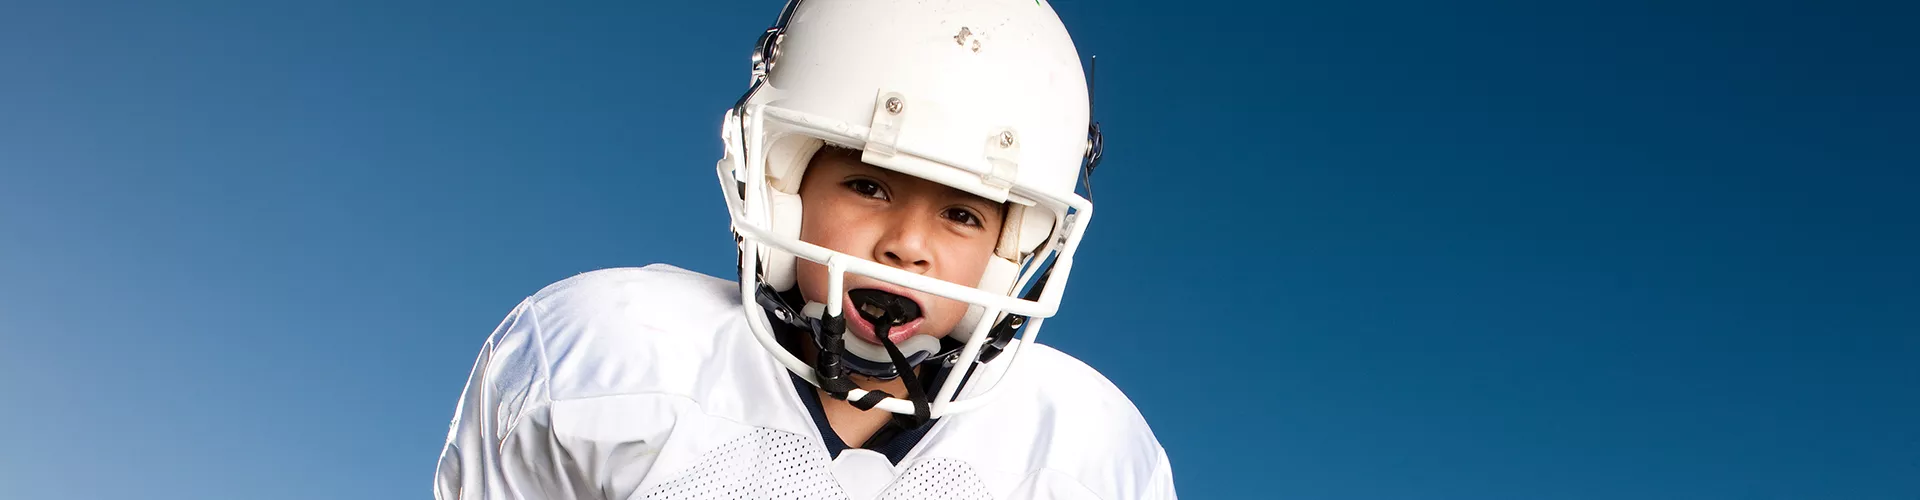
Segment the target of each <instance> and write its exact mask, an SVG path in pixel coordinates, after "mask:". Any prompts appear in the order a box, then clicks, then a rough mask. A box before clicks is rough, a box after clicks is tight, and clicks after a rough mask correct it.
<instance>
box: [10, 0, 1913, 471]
mask: <svg viewBox="0 0 1920 500" xmlns="http://www.w3.org/2000/svg"><path fill="white" fill-rule="evenodd" d="M162 3H165V4H168V5H167V6H165V7H161V6H159V4H162ZM1436 4H1439V2H1406V1H1388V0H1378V1H1356V2H1242V3H1238V4H1235V3H1227V2H1214V1H1188V2H1110V1H1101V2H1095V1H1064V0H1063V1H1062V2H1061V3H1060V4H1059V5H1057V6H1056V7H1057V8H1058V9H1059V10H1060V12H1061V14H1062V17H1063V18H1064V19H1065V20H1066V22H1067V24H1068V26H1069V27H1071V28H1072V29H1073V30H1074V32H1075V34H1076V35H1077V38H1078V41H1079V44H1080V47H1081V50H1082V52H1083V53H1085V54H1099V55H1101V56H1102V57H1101V62H1102V64H1101V65H1100V71H1099V88H1098V94H1099V95H1098V99H1097V102H1098V113H1099V118H1100V119H1102V120H1103V121H1104V123H1105V128H1106V130H1107V131H1108V134H1109V135H1108V137H1109V142H1108V144H1109V148H1108V152H1109V155H1110V159H1109V160H1108V161H1107V163H1106V165H1105V166H1104V168H1102V169H1101V171H1100V172H1099V174H1098V176H1097V177H1096V178H1095V186H1094V187H1095V190H1096V195H1097V196H1096V200H1097V203H1099V206H1100V211H1099V217H1098V218H1097V219H1096V220H1095V222H1094V225H1093V227H1092V229H1091V231H1090V232H1089V236H1088V238H1087V241H1086V245H1085V246H1084V247H1083V251H1082V255H1083V256H1084V257H1083V258H1082V259H1081V261H1080V262H1079V263H1078V266H1077V267H1076V271H1078V272H1077V273H1075V276H1074V280H1073V282H1072V284H1071V285H1070V287H1069V291H1070V293H1069V294H1068V299H1067V302H1066V305H1065V308H1064V316H1062V317H1061V319H1059V320H1057V321H1050V322H1048V326H1049V328H1048V329H1047V335H1046V337H1047V338H1048V340H1050V341H1051V343H1053V344H1055V345H1057V346H1059V347H1061V348H1062V349H1064V350H1066V351H1068V352H1071V353H1073V354H1075V355H1077V356H1079V357H1080V358H1082V359H1084V360H1086V361H1087V362H1089V363H1091V364H1092V365H1094V366H1095V367H1098V368H1100V369H1101V370H1102V371H1103V372H1104V373H1106V374H1107V375H1108V376H1109V377H1111V378H1112V379H1113V380H1114V382H1116V383H1117V384H1118V385H1119V386H1120V387H1121V388H1122V389H1124V390H1126V391H1127V393H1128V394H1130V395H1131V396H1132V397H1133V398H1134V400H1135V402H1137V403H1138V405H1139V406H1140V409H1141V411H1142V412H1144V413H1145V414H1146V416H1147V417H1148V419H1149V420H1150V421H1151V422H1152V423H1153V425H1154V428H1155V430H1156V432H1157V433H1158V434H1159V436H1160V438H1161V439H1162V441H1163V443H1164V444H1165V445H1166V447H1167V449H1168V453H1169V454H1170V455H1171V456H1172V458H1173V460H1174V463H1175V471H1176V472H1175V475H1176V477H1177V479H1178V483H1179V485H1180V487H1181V490H1182V493H1184V494H1185V496H1187V497H1189V498H1309V499H1376V498H1377V499H1614V498H1673V499H1706V498H1714V499H1719V498H1725V499H1809V498H1820V499H1888V500H1913V499H1915V498H1920V319H1916V317H1917V315H1920V269H1917V267H1920V266H1916V264H1915V262H1914V260H1915V257H1916V256H1920V237H1917V236H1916V231H1920V224H1916V220H1920V217H1916V215H1920V201H1916V200H1917V197H1920V175H1916V172H1915V168H1916V165H1920V154H1916V143H1917V142H1920V140H1916V138H1920V126H1916V120H1915V118H1914V117H1915V116H1920V98H1916V92H1917V91H1916V89H1920V78H1916V72H1920V68H1916V61H1920V44H1917V43H1916V36H1915V34H1914V30H1913V24H1912V21H1913V19H1915V18H1916V14H1917V13H1916V12H1915V9H1914V8H1913V7H1911V5H1913V4H1911V3H1905V4H1904V5H1901V4H1902V3H1899V2H1885V3H1882V4H1879V5H1867V4H1850V5H1843V4H1837V3H1831V2H1828V3H1825V4H1824V5H1820V3H1817V2H1811V1H1803V2H1772V1H1760V2H1742V3H1737V4H1736V3H1722V2H1685V3H1682V2H1645V1H1640V2H1634V1H1629V2H1621V1H1617V0H1608V1H1579V2H1495V1H1486V0H1474V1H1462V2H1445V3H1444V5H1436ZM778 9H779V2H777V1H773V0H759V1H751V2H747V1H729V2H602V3H591V4H583V3H566V4H557V3H549V4H542V5H538V6H535V5H533V4H530V3H504V2H486V3H473V2H468V3H457V4H436V5H425V4H416V3H402V2H387V1H379V2H372V1H368V2H264V1H227V2H124V3H115V4H108V3H96V2H89V1H77V0H76V1H26V2H22V1H19V0H13V1H6V2H0V429H4V431H5V433H6V435H5V437H4V438H0V497H5V498H20V499H27V498H82V499H93V498H133V497H139V498H158V499H187V498H274V499H281V498H287V499H338V498H424V497H427V496H428V495H429V489H428V486H429V480H430V476H431V473H432V470H433V466H434V463H435V456H436V454H437V453H438V452H439V448H440V445H441V441H442V439H443V438H444V435H445V432H446V425H447V421H448V418H449V417H450V416H451V414H452V410H453V404H454V401H455V399H456V397H457V396H458V393H459V391H460V389H461V386H462V383H463V382H464V380H465V378H466V376H467V371H468V368H469V367H470V365H471V363H472V361H473V358H474V355H475V353H476V352H477V349H478V348H479V346H480V343H481V341H482V339H483V338H484V337H485V335H486V334H487V332H488V331H489V330H490V329H491V328H492V327H493V326H494V324H495V323H496V322H497V321H498V320H499V318H500V317H501V316H502V315H503V314H505V313H506V312H507V310H508V309H509V308H510V307H512V306H513V304H514V303H515V302H516V301H518V300H519V299H520V298H521V297H523V296H524V295H526V294H529V293H531V292H533V291H535V290H537V289H539V288H540V287H541V286H542V285H545V284H547V283H549V282H552V281H555V280H558V279H561V278H564V277H566V276H568V275H571V274H573V273H578V272H583V271H587V270H592V269H596V268H603V267H610V266H627V265H641V264H646V263H651V262H668V263H674V264H677V265H680V266H683V267H689V268H692V269H695V270H698V271H703V272H707V273H710V274H716V275H723V276H724V275H728V274H730V273H732V272H733V267H732V264H731V260H730V259H731V258H732V255H733V253H732V250H730V247H729V245H730V240H729V238H728V233H727V229H726V219H725V216H724V213H723V208H722V204H721V201H720V199H719V191H718V189H717V187H716V186H715V182H714V177H713V175H714V174H713V170H712V166H713V161H714V160H715V158H716V157H717V153H718V151H719V144H718V139H717V137H716V132H717V129H718V120H719V117H720V114H721V111H722V109H723V108H724V107H725V106H726V105H727V104H728V103H730V102H731V101H732V100H733V99H734V98H735V97H737V96H738V93H739V92H740V91H741V90H742V88H743V85H744V84H745V83H746V80H747V71H746V70H747V60H746V55H747V49H748V48H749V45H750V44H751V42H752V41H753V40H754V38H755V37H756V36H757V34H758V31H759V30H760V29H761V28H763V27H765V26H766V25H767V23H769V22H770V21H771V20H772V18H773V17H774V14H775V13H776V11H777V10H778Z"/></svg>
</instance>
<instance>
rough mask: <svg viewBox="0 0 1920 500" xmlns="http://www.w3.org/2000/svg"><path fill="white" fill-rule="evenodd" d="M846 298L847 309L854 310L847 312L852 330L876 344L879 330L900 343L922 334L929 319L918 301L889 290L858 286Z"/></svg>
mask: <svg viewBox="0 0 1920 500" xmlns="http://www.w3.org/2000/svg"><path fill="white" fill-rule="evenodd" d="M845 300H846V303H845V304H844V306H845V310H846V311H848V312H849V313H851V314H847V326H848V330H851V331H852V332H853V334H854V335H855V336H858V337H860V338H861V339H863V340H866V341H867V342H871V343H874V344H876V345H877V344H879V343H880V339H879V336H878V335H877V334H876V332H882V331H883V332H886V335H887V339H888V340H891V341H893V343H895V344H898V343H901V342H905V341H906V340H907V339H909V338H912V337H913V336H914V335H915V334H917V333H919V330H920V324H921V323H922V322H924V321H925V320H926V318H925V316H924V314H923V312H922V311H924V310H925V309H924V308H923V307H921V305H920V303H919V302H918V301H915V300H913V298H912V297H908V296H905V295H900V294H897V293H893V292H890V291H886V290H880V289H876V288H856V289H852V290H848V291H847V297H846V299H845Z"/></svg>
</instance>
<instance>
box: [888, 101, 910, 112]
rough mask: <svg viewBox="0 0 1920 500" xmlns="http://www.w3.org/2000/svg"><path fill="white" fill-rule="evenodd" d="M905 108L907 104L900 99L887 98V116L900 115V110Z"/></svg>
mask: <svg viewBox="0 0 1920 500" xmlns="http://www.w3.org/2000/svg"><path fill="white" fill-rule="evenodd" d="M906 107H907V103H906V102H903V101H901V100H900V98H898V97H888V98H887V114H890V115H897V114H900V110H903V109H906Z"/></svg>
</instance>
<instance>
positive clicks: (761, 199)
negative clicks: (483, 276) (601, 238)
mask: <svg viewBox="0 0 1920 500" xmlns="http://www.w3.org/2000/svg"><path fill="white" fill-rule="evenodd" d="M1079 61H1080V59H1079V55H1078V53H1077V52H1076V51H1075V49H1074V47H1073V44H1072V41H1071V39H1070V38H1069V37H1068V35H1067V32H1066V29H1065V27H1064V26H1062V25H1061V24H1060V21H1059V19H1058V17H1056V16H1055V14H1054V13H1053V12H1052V10H1051V9H1050V8H1048V7H1047V6H1046V5H1044V4H1043V3H1040V2H1034V1H1031V0H973V1H967V0H919V1H909V0H805V1H802V0H793V1H791V2H789V4H788V5H787V7H786V8H785V9H783V11H782V13H781V15H780V18H779V21H778V22H777V23H776V24H775V25H774V27H773V28H770V29H768V30H767V32H766V33H765V34H764V35H763V36H762V37H761V43H760V44H759V46H758V47H757V50H756V51H755V53H754V80H753V84H752V85H751V87H750V88H749V89H748V91H747V92H746V95H744V96H742V97H741V99H740V100H739V102H738V103H736V104H735V106H734V107H733V108H732V109H730V110H728V113H727V115H726V117H725V120H724V124H723V127H722V132H721V137H722V140H723V142H724V143H725V145H726V153H725V154H724V155H723V157H722V159H721V160H720V164H719V166H718V170H719V174H720V183H721V186H722V191H723V192H724V193H725V196H726V201H727V207H728V209H729V210H730V213H731V214H732V216H733V226H734V231H735V234H736V235H737V240H738V242H739V247H740V250H741V252H740V265H741V267H740V270H741V272H740V278H741V280H740V282H739V283H738V284H736V283H733V282H728V281H724V280H721V279H717V278H712V277H707V276H703V275H699V274H695V273H692V272H688V271H684V270H680V269H676V268H672V267H669V266H664V265H653V266H648V267H645V268H639V269H609V270H602V271H595V272H591V273H586V274H582V275H579V276H575V277H573V278H569V279H567V280H564V281H561V282H559V283H555V284H553V285H551V286H548V287H547V288H546V289H544V290H541V291H540V292H539V293H537V294H535V295H534V296H532V297H530V298H528V299H527V300H526V301H523V302H522V303H521V304H520V305H519V306H518V307H516V308H515V309H514V310H513V312H512V313H510V314H509V315H508V316H507V319H506V320H505V321H504V322H503V323H502V324H501V326H500V327H499V328H498V329H497V330H496V331H495V332H494V333H493V335H492V336H491V337H489V338H488V341H487V344H486V346H485V347H484V348H483V350H482V352H481V355H480V359H479V360H478V362H476V364H475V366H474V370H473V375H472V377H471V378H470V379H469V380H468V382H467V387H466V390H465V392H464V394H463V396H462V399H461V401H460V404H459V406H458V408H457V409H456V410H455V415H454V421H453V428H452V430H451V432H450V433H449V436H448V439H447V445H446V448H445V449H444V450H443V452H442V454H441V459H440V465H439V470H438V471H437V474H436V482H435V496H436V497H437V498H441V499H454V498H460V499H494V498H607V499H629V498H649V499H683V498H716V499H717V498H823V499H824V498H836V499H838V498H857V499H870V498H899V499H907V498H968V499H972V498H982V499H985V498H994V499H1005V498H1019V499H1026V498H1076V499H1079V498H1084V499H1107V500H1118V499H1135V498H1156V499H1157V498H1173V496H1174V492H1173V484H1172V473H1171V469H1170V467H1169V465H1168V464H1167V459H1166V454H1165V452H1164V450H1162V449H1161V447H1160V445H1159V442H1158V441H1157V440H1156V439H1155V438H1154V436H1153V433H1152V431H1151V430H1149V429H1148V427H1147V425H1146V422H1145V421H1144V420H1143V419H1142V418H1141V417H1140V414H1139V412H1138V411H1137V410H1136V409H1135V408H1134V407H1133V405H1132V403H1131V402H1129V401H1128V400H1127V398H1126V396H1125V395H1123V394H1121V393H1120V391H1119V390H1118V389H1117V388H1115V387H1114V386H1113V385H1112V384H1111V383H1109V382H1108V381H1107V380H1106V379H1105V378H1104V377H1102V376H1101V375H1100V374H1099V373H1098V372H1095V371H1094V370H1093V369H1091V368H1089V367H1087V366H1086V365H1084V364H1082V363H1080V362H1079V361H1077V360H1075V359H1073V358H1072V357H1069V356H1067V355H1066V354H1063V353H1061V352H1059V351H1056V350H1053V349H1051V348H1048V347H1046V346H1043V345H1040V344H1036V343H1034V340H1035V339H1036V338H1037V335H1038V333H1039V330H1040V327H1041V323H1042V320H1043V319H1044V318H1046V317H1048V316H1051V315H1052V314H1053V313H1054V312H1055V310H1056V309H1057V308H1058V307H1059V302H1060V294H1061V291H1062V289H1063V288H1064V286H1065V282H1066V280H1067V276H1068V274H1069V273H1070V271H1071V269H1072V263H1073V260H1072V257H1073V251H1074V249H1075V248H1076V247H1077V246H1078V244H1079V241H1080V236H1081V234H1082V232H1083V231H1084V229H1085V227H1086V223H1087V221H1088V220H1089V219H1090V217H1091V215H1092V208H1093V207H1092V204H1091V202H1089V201H1087V200H1086V199H1084V198H1081V197H1080V196H1079V195H1077V194H1075V193H1074V185H1075V183H1076V182H1077V181H1079V179H1080V176H1081V175H1082V173H1083V170H1084V171H1086V172H1090V171H1091V170H1092V167H1093V165H1094V164H1096V163H1097V162H1098V159H1099V135H1098V128H1097V127H1089V125H1088V123H1089V119H1088V118H1089V116H1088V114H1089V111H1088V98H1087V87H1086V80H1085V78H1084V77H1083V75H1082V74H1081V72H1080V66H1079ZM1016 336H1017V337H1018V338H1017V339H1016V338H1015V337H1016Z"/></svg>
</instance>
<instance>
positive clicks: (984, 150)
mask: <svg viewBox="0 0 1920 500" xmlns="http://www.w3.org/2000/svg"><path fill="white" fill-rule="evenodd" d="M1089 115H1090V110H1089V101H1088V86H1087V80H1086V78H1085V76H1084V75H1083V74H1082V72H1081V67H1080V56H1079V53H1078V52H1077V51H1076V50H1075V49H1074V46H1073V41H1072V39H1070V38H1069V37H1068V34H1067V30H1066V27H1065V26H1064V25H1062V24H1061V22H1060V18H1059V17H1058V16H1057V15H1056V14H1055V13H1054V12H1053V10H1052V8H1051V7H1049V6H1047V5H1046V4H1045V3H1044V2H1040V1H1035V0H923V1H899V0H790V1H789V2H788V4H787V6H786V7H785V8H784V9H783V10H782V12H781V14H780V18H779V20H778V21H777V22H776V23H775V25H774V26H773V27H772V28H769V29H767V31H766V32H765V33H764V34H763V35H762V36H761V38H760V43H759V44H758V45H757V46H756V47H755V50H754V53H753V79H752V82H751V85H750V88H749V89H748V90H747V92H746V94H745V95H743V96H742V97H741V98H740V100H739V102H738V103H736V104H735V105H734V107H733V108H732V109H729V110H727V113H726V116H725V120H724V124H723V125H722V127H721V132H720V136H721V140H722V141H723V142H724V143H725V146H726V150H725V153H724V156H723V157H722V158H721V159H720V162H719V165H718V170H719V175H720V184H721V187H722V190H723V191H724V192H725V195H726V201H727V208H728V210H729V212H730V213H731V215H732V220H733V230H734V233H735V236H736V239H737V240H738V242H739V247H740V269H741V271H742V272H741V276H740V293H741V301H742V302H743V303H744V304H745V305H746V309H747V321H748V324H749V325H750V327H751V328H752V330H753V333H754V335H755V336H756V337H757V338H758V339H759V341H760V343H761V345H762V346H764V347H766V349H767V350H768V351H770V352H771V353H772V354H773V355H774V357H775V358H777V359H778V360H779V361H780V363H782V364H783V365H785V366H786V367H787V368H788V369H789V370H791V371H793V372H794V373H795V374H797V375H799V376H800V377H801V378H804V379H806V380H807V381H809V382H811V383H813V384H814V385H816V386H819V387H822V388H823V389H826V390H827V391H828V392H829V393H830V394H833V395H834V396H835V397H839V398H844V399H848V400H850V401H854V402H855V403H856V405H858V406H860V407H862V408H871V407H875V406H877V407H879V408H883V409H885V410H888V411H892V412H894V413H900V414H906V415H914V416H916V417H918V418H920V419H922V420H924V419H926V418H938V417H939V416H942V415H946V414H952V413H957V412H961V411H966V410H968V409H972V408H976V407H978V406H980V405H981V404H984V403H985V402H986V401H987V399H988V398H989V397H990V396H991V395H992V394H993V393H994V392H996V391H994V390H992V388H986V389H984V390H979V389H976V390H970V391H969V397H968V398H966V399H960V398H958V397H957V396H959V395H960V392H961V384H962V383H963V382H964V381H965V380H966V379H968V378H969V377H968V376H967V375H969V374H971V373H972V371H971V370H972V369H973V368H974V367H975V366H977V364H979V363H985V362H987V361H991V360H998V362H1001V363H1013V362H1015V361H1017V359H1015V358H1017V357H1018V349H1015V350H1013V351H1012V352H1011V354H1010V355H1008V356H1004V357H999V356H998V354H999V353H1000V352H1001V350H1002V349H1003V348H1005V347H1006V345H1007V343H1008V340H1009V339H1011V338H1013V337H1014V335H1015V333H1016V331H1018V332H1020V338H1021V339H1022V342H1023V343H1031V342H1033V341H1034V340H1036V339H1037V338H1038V335H1039V332H1040V326H1041V323H1042V321H1043V319H1044V318H1047V317H1050V316H1053V315H1054V313H1055V312H1056V311H1057V310H1058V309H1059V305H1060V296H1061V292H1062V290H1064V289H1065V288H1066V286H1065V285H1066V282H1067V277H1068V275H1069V274H1071V272H1072V270H1073V254H1074V249H1075V248H1076V247H1077V246H1078V245H1079V243H1080V238H1081V235H1082V233H1084V232H1085V230H1086V226H1087V222H1088V221H1089V220H1090V219H1091V218H1092V216H1093V204H1092V202H1091V201H1089V200H1088V199H1086V198H1083V197H1081V196H1080V195H1078V194H1076V193H1075V191H1074V187H1075V185H1076V184H1077V183H1078V182H1079V181H1080V179H1081V176H1082V175H1083V173H1090V172H1091V171H1092V168H1093V166H1095V165H1097V164H1098V161H1099V157H1100V149H1101V148H1100V137H1099V130H1098V127H1097V126H1093V125H1091V124H1090V116H1089ZM827 144H831V145H834V146H839V147H845V148H848V149H853V150H856V151H859V152H860V159H861V161H862V162H865V163H867V164H871V165H875V166H878V167H881V168H886V169H890V170H893V171H897V172H901V173H905V174H910V175H914V176H917V177H919V178H922V179H926V180H930V181H934V182H938V183H940V184H944V185H947V186H951V187H953V188H956V189H959V190H962V191H965V192H968V193H972V194H975V195H978V196H980V197H982V198H986V199H988V200H992V201H994V202H1004V203H1006V204H1007V206H1008V211H1007V212H1006V221H1005V224H1004V229H1003V231H1002V232H1001V234H1000V238H999V243H998V245H997V247H996V248H995V251H994V252H993V255H992V256H991V257H990V258H989V259H990V262H988V263H987V266H986V272H985V273H984V276H983V277H982V278H981V280H980V282H978V283H953V282H948V281H942V280H939V279H935V278H932V277H929V276H923V275H919V274H915V273H912V272H908V271H904V270H901V269H896V268H893V267H889V266H886V265H883V264H880V263H877V262H874V261H871V260H867V259H864V258H861V257H858V256H854V255H848V254H844V253H839V252H835V251H832V250H828V249H826V248H822V247H819V246H816V245H813V244H809V243H806V242H803V241H801V240H800V238H799V234H800V221H801V214H800V210H801V204H800V197H799V195H798V192H799V187H800V180H801V176H802V174H803V173H804V172H805V169H806V167H807V164H808V162H809V160H810V159H811V158H812V156H813V154H814V153H815V152H817V151H819V150H820V148H821V147H822V146H823V145H827ZM796 258H799V259H807V260H810V261H814V262H817V263H820V264H822V265H824V266H825V267H826V268H827V269H828V276H829V277H830V278H829V281H830V283H829V286H828V289H829V294H830V295H829V296H831V297H836V298H837V297H840V296H841V295H842V294H844V293H846V292H847V291H846V290H844V289H843V288H842V284H843V283H844V281H845V280H844V277H845V273H856V274H859V275H863V276H867V277H870V278H873V279H877V280H880V281H885V282H888V283H892V284H896V285H899V286H902V287H906V288H910V289H913V290H918V291H920V292H923V293H927V294H932V295H937V296H941V297H946V298H950V299H954V300H958V301H962V302H966V303H968V304H970V307H969V309H968V312H967V314H966V316H965V318H964V319H962V320H961V322H960V324H959V325H958V326H957V327H955V329H954V330H953V332H952V333H950V334H949V336H948V338H950V339H953V340H954V342H948V343H947V345H946V346H944V350H943V346H942V343H941V342H940V341H938V340H935V339H933V338H931V337H926V336H924V335H922V336H917V337H915V338H912V339H909V340H907V341H903V342H900V345H898V346H896V345H894V344H893V342H891V341H888V340H885V338H886V337H887V336H886V335H884V334H883V335H880V338H881V339H882V343H883V344H885V345H881V346H875V345H871V344H868V343H867V342H866V341H864V340H858V339H857V338H856V339H851V340H844V341H842V334H843V333H844V331H845V330H844V328H845V323H844V316H842V311H841V310H840V309H841V308H842V306H841V301H839V300H830V301H828V302H827V303H826V304H811V305H808V306H799V305H796V304H788V303H787V300H784V299H783V298H782V297H783V295H784V296H787V297H791V295H790V293H791V292H790V291H791V290H793V289H794V287H795V283H794V267H795V259H796ZM1023 292H1024V293H1023ZM775 322H785V323H787V324H789V325H792V326H806V327H810V328H811V329H812V330H813V333H814V335H815V336H816V339H815V341H816V344H815V347H817V348H819V349H817V350H819V351H820V352H821V354H822V355H821V357H820V359H816V360H812V362H808V361H803V360H801V359H799V358H798V357H796V356H794V355H793V354H791V353H789V352H788V351H787V349H786V348H784V347H783V346H782V345H781V343H780V340H779V339H778V337H777V336H776V334H775V330H774V327H775ZM1023 323H1024V324H1023ZM783 326H784V325H783ZM1023 327H1024V328H1023ZM903 352H904V355H903ZM929 359H932V360H937V361H938V362H940V363H945V364H946V365H947V366H948V367H951V368H952V370H951V371H950V372H948V373H950V374H952V375H954V376H947V377H945V378H944V380H943V381H940V382H938V383H939V384H940V385H939V388H938V389H939V390H938V391H937V392H936V393H934V394H933V395H932V396H931V397H929V396H925V395H922V394H921V391H919V390H917V389H910V390H909V393H910V394H909V395H907V397H905V398H902V397H896V396H893V395H890V394H885V393H879V392H875V393H869V392H868V391H864V390H861V389H859V388H857V387H854V386H853V385H852V384H851V383H849V382H847V381H846V378H845V375H846V371H847V370H849V369H852V368H857V367H862V366H864V367H868V368H873V367H878V370H879V372H884V373H878V372H873V371H868V370H855V371H858V372H860V373H867V374H870V375H879V376H882V377H885V376H889V375H893V374H896V373H897V374H898V375H900V376H901V377H902V378H905V379H906V380H908V381H909V383H908V384H907V385H908V386H910V387H914V386H916V385H918V382H917V381H914V379H913V375H912V372H911V370H908V369H907V367H908V366H910V365H913V364H917V363H920V362H922V361H926V360H929ZM889 362H891V363H892V365H891V366H889V365H888V364H887V363H889ZM903 362H904V364H903ZM895 368H899V370H895ZM898 372H905V373H898Z"/></svg>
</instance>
